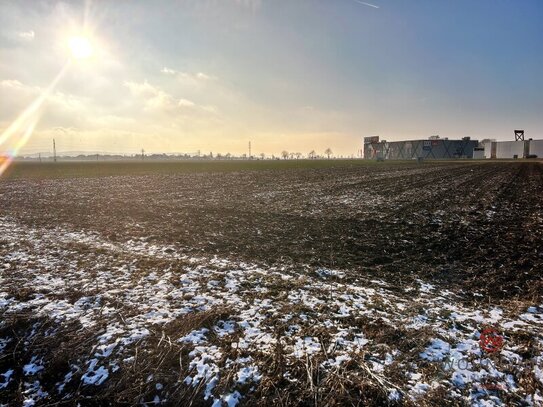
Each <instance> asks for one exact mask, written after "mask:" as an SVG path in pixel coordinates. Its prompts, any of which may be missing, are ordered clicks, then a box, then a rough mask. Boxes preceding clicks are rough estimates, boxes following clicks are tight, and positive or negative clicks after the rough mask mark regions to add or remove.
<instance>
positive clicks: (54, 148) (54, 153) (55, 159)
mask: <svg viewBox="0 0 543 407" xmlns="http://www.w3.org/2000/svg"><path fill="white" fill-rule="evenodd" d="M53 161H54V162H57V145H56V143H55V139H53Z"/></svg>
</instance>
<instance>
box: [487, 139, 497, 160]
mask: <svg viewBox="0 0 543 407" xmlns="http://www.w3.org/2000/svg"><path fill="white" fill-rule="evenodd" d="M492 144H496V142H495V141H492V142H490V141H489V142H488V143H485V144H484V146H485V158H492Z"/></svg>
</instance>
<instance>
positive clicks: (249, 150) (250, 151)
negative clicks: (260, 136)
mask: <svg viewBox="0 0 543 407" xmlns="http://www.w3.org/2000/svg"><path fill="white" fill-rule="evenodd" d="M250 159H251V142H250V141H249V160H250Z"/></svg>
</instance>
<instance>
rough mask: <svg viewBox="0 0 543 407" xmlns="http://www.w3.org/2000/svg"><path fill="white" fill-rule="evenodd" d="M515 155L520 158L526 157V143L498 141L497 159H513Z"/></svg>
mask: <svg viewBox="0 0 543 407" xmlns="http://www.w3.org/2000/svg"><path fill="white" fill-rule="evenodd" d="M485 153H486V149H485ZM515 154H516V155H517V156H518V158H522V157H524V141H498V143H497V146H496V158H513V156H514V155H515Z"/></svg>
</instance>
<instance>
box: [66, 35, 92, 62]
mask: <svg viewBox="0 0 543 407" xmlns="http://www.w3.org/2000/svg"><path fill="white" fill-rule="evenodd" d="M68 46H69V48H70V52H71V54H72V57H73V58H75V59H87V58H90V57H91V56H92V52H93V49H92V44H91V42H90V41H89V39H88V38H87V37H79V36H77V37H71V38H70V40H69V41H68Z"/></svg>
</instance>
